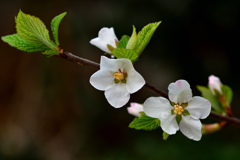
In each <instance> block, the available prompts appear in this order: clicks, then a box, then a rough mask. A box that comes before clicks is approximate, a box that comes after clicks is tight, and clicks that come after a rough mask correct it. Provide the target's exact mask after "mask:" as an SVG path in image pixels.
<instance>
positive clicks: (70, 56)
mask: <svg viewBox="0 0 240 160" xmlns="http://www.w3.org/2000/svg"><path fill="white" fill-rule="evenodd" d="M56 56H57V57H60V58H63V59H66V60H69V61H71V62H73V63H76V64H78V65H81V66H83V65H85V66H92V67H94V68H97V69H99V68H100V64H99V63H96V62H93V61H90V60H88V59H84V58H81V57H78V56H76V55H73V54H72V53H69V52H62V53H60V54H59V55H56ZM145 87H147V88H149V89H150V90H152V91H154V92H156V93H157V94H159V95H160V96H163V97H165V98H167V99H168V94H167V93H165V92H164V91H162V90H160V89H158V88H156V87H155V86H153V85H151V84H149V83H148V82H146V84H145ZM209 116H210V117H212V118H215V119H218V120H221V121H226V122H227V123H230V124H235V125H237V126H240V119H237V118H235V117H226V116H223V115H220V114H217V113H213V112H211V113H210V115H209Z"/></svg>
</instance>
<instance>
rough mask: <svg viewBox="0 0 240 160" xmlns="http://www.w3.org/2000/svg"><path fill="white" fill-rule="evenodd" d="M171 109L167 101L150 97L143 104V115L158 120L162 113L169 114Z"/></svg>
mask: <svg viewBox="0 0 240 160" xmlns="http://www.w3.org/2000/svg"><path fill="white" fill-rule="evenodd" d="M172 109H173V107H172V106H171V105H170V102H169V100H167V99H166V98H163V97H150V98H148V99H146V101H145V102H144V104H143V110H144V113H146V115H148V116H149V117H153V118H159V117H160V116H161V114H162V113H166V112H167V113H171V110H172Z"/></svg>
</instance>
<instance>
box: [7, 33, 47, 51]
mask: <svg viewBox="0 0 240 160" xmlns="http://www.w3.org/2000/svg"><path fill="white" fill-rule="evenodd" d="M2 40H3V41H4V42H6V43H8V44H9V45H10V46H12V47H16V48H17V49H19V50H22V51H25V52H29V53H30V52H38V51H45V50H49V49H50V48H48V47H47V46H39V45H35V44H32V43H29V42H27V41H25V40H23V39H22V38H21V37H20V36H19V35H18V34H13V35H8V36H4V37H2Z"/></svg>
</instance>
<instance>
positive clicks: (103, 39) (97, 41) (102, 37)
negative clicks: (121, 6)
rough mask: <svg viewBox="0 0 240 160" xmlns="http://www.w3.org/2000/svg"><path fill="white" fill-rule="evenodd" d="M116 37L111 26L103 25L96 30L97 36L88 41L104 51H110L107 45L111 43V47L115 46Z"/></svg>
mask: <svg viewBox="0 0 240 160" xmlns="http://www.w3.org/2000/svg"><path fill="white" fill-rule="evenodd" d="M117 42H118V38H117V37H116V35H115V33H114V29H113V27H111V28H107V27H103V28H102V29H101V30H100V31H99V32H98V37H96V38H94V39H92V40H91V41H90V43H91V44H92V45H94V46H96V47H98V48H99V49H101V50H102V51H104V52H106V53H111V51H110V50H109V48H108V46H107V45H111V46H112V47H113V48H117V44H116V43H117Z"/></svg>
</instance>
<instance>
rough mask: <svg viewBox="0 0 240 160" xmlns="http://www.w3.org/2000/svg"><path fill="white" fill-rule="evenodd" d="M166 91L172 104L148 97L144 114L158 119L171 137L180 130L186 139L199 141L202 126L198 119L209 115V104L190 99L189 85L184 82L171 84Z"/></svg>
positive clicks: (203, 99)
mask: <svg viewBox="0 0 240 160" xmlns="http://www.w3.org/2000/svg"><path fill="white" fill-rule="evenodd" d="M168 90H169V93H168V96H169V100H170V101H171V102H172V103H170V102H169V100H168V99H166V98H163V97H150V98H148V99H147V100H146V101H145V102H144V104H143V110H144V112H145V113H146V115H148V116H149V117H153V118H159V119H160V121H161V128H162V129H163V131H165V132H166V133H168V134H170V135H171V134H175V133H176V132H177V131H178V130H180V131H181V132H182V133H183V134H184V135H185V136H187V137H188V138H190V139H193V140H196V141H198V140H200V139H201V137H202V133H201V128H202V124H201V122H200V120H199V119H204V118H206V117H207V116H208V115H209V114H210V111H211V103H210V102H209V101H208V100H206V99H205V98H202V97H198V96H195V97H192V90H191V88H190V85H189V83H188V82H187V81H185V80H178V81H176V82H175V83H171V84H170V85H169V86H168ZM177 119H179V120H178V121H177Z"/></svg>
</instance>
